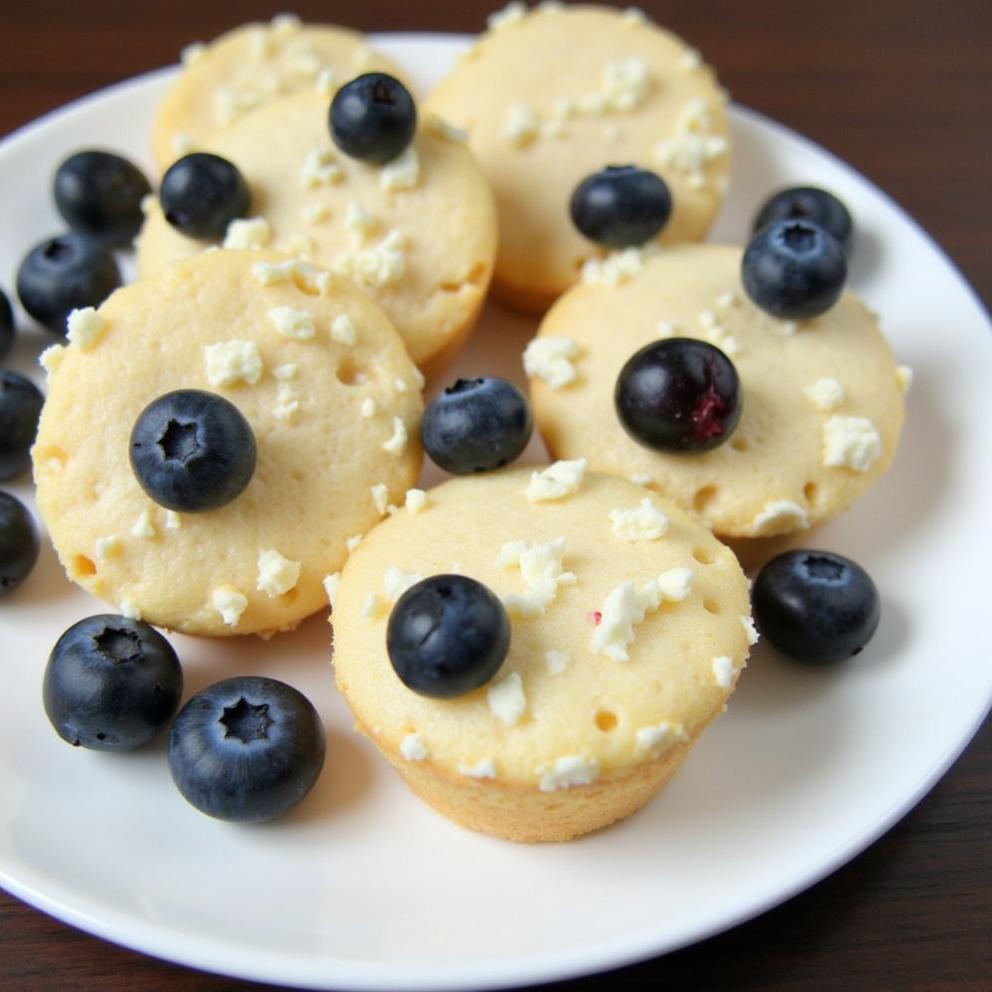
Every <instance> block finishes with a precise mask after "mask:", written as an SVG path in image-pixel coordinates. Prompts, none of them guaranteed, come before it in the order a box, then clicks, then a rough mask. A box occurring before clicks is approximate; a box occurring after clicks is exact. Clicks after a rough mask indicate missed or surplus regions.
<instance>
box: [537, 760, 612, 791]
mask: <svg viewBox="0 0 992 992" xmlns="http://www.w3.org/2000/svg"><path fill="white" fill-rule="evenodd" d="M538 774H540V776H541V782H540V786H539V788H540V790H541V792H554V791H555V790H556V789H571V788H573V787H574V786H577V785H590V784H591V783H593V782H595V781H596V779H597V778H598V777H599V762H598V761H597V760H596V759H595V758H589V757H586V756H585V755H579V754H567V755H565V756H564V757H561V758H559V759H558V760H557V761H556V762H555V763H554V767H553V768H551V769H550V770H548V769H543V768H539V769H538Z"/></svg>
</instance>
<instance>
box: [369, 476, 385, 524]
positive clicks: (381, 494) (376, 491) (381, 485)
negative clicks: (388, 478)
mask: <svg viewBox="0 0 992 992" xmlns="http://www.w3.org/2000/svg"><path fill="white" fill-rule="evenodd" d="M370 492H371V493H372V504H373V506H375V508H376V510H377V511H378V513H379V516H380V517H382V516H385V515H386V507H387V506H388V505H389V486H387V485H386V483H385V482H377V483H376V484H375V485H374V486H372V487H371V489H370Z"/></svg>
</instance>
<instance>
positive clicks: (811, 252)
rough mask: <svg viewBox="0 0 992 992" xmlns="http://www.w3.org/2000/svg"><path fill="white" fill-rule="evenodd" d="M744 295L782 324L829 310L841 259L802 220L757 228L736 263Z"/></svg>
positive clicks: (825, 237) (841, 275) (838, 286)
mask: <svg viewBox="0 0 992 992" xmlns="http://www.w3.org/2000/svg"><path fill="white" fill-rule="evenodd" d="M741 278H742V280H743V281H744V289H745V290H747V295H748V296H750V297H751V299H752V300H753V301H754V302H755V303H756V304H757V305H758V306H759V307H761V309H762V310H766V311H767V312H768V313H770V314H772V315H773V316H775V317H781V318H783V319H787V320H802V319H803V318H805V317H815V316H817V314H821V313H823V312H824V311H826V310H829V309H830V308H831V307H832V306H833V305H834V304H835V303H836V302H837V298H838V297H839V296H840V294H841V291H842V290H843V289H844V280H845V279H846V278H847V259H846V258H845V256H844V249H843V248H841V246H840V244H839V243H838V241H837V239H836V238H834V237H833V236H832V235H830V234H827V232H826V231H824V230H823V229H822V228H819V227H817V226H816V225H815V224H811V223H810V222H809V221H805V220H783V221H779V222H778V223H776V224H772V225H771V226H770V227H765V228H762V230H760V231H759V232H758V233H757V234H756V235H755V236H754V237H753V238H752V239H751V241H750V243H749V244H748V246H747V248H746V249H745V251H744V257H743V259H742V260H741Z"/></svg>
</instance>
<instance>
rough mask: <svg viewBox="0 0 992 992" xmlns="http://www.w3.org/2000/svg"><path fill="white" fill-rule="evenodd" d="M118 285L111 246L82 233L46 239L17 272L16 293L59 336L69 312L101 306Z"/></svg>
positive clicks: (30, 310) (41, 322)
mask: <svg viewBox="0 0 992 992" xmlns="http://www.w3.org/2000/svg"><path fill="white" fill-rule="evenodd" d="M120 284H121V274H120V270H119V269H118V268H117V263H116V262H115V261H114V256H113V255H112V254H111V253H110V249H109V248H108V247H107V246H106V245H102V244H100V242H98V241H97V240H95V239H94V238H91V237H90V236H89V235H87V234H81V233H80V232H78V231H70V232H69V233H68V234H60V235H59V236H58V237H56V238H49V239H48V240H47V241H42V242H41V244H39V245H36V246H35V247H34V248H32V249H31V251H29V252H28V254H27V255H25V257H24V260H23V261H22V262H21V267H20V268H19V269H18V270H17V295H18V296H19V297H20V300H21V304H22V305H23V307H24V309H25V310H27V312H28V313H29V314H30V315H31V316H32V317H33V318H34V319H35V320H36V321H38V323H39V324H41V325H42V327H44V328H46V329H47V330H49V331H51V332H52V333H53V334H58V335H59V336H60V337H61V336H63V335H64V334H65V330H66V328H65V323H66V320H67V319H68V317H69V313H70V312H71V311H73V310H81V309H82V308H83V307H98V306H99V305H100V304H101V303H103V301H104V300H105V299H106V298H107V297H108V296H110V294H111V293H112V292H113V291H114V290H115V289H117V287H118V286H120Z"/></svg>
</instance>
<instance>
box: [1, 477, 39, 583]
mask: <svg viewBox="0 0 992 992" xmlns="http://www.w3.org/2000/svg"><path fill="white" fill-rule="evenodd" d="M38 551H39V543H38V531H37V529H36V528H35V525H34V521H33V520H32V519H31V514H30V513H29V512H28V509H27V507H26V506H25V505H24V504H23V503H22V502H21V501H20V500H19V499H18V498H17V497H16V496H11V495H10V493H5V492H0V596H4V595H6V594H7V593H8V592H10V591H11V590H13V589H16V588H17V587H18V586H19V585H20V584H21V583H22V582H23V581H24V580H25V579H26V578H27V577H28V575H30V574H31V569H33V568H34V566H35V562H37V560H38Z"/></svg>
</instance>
